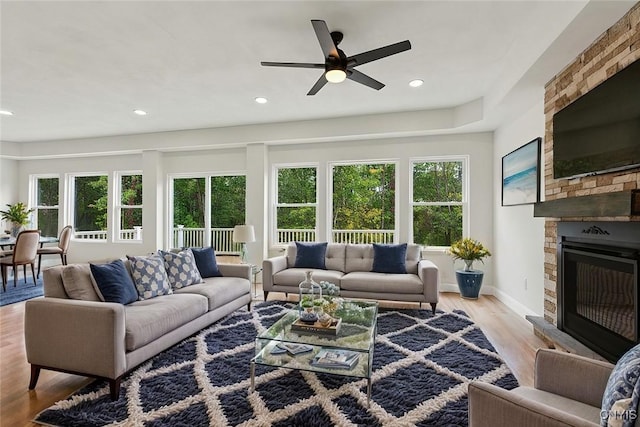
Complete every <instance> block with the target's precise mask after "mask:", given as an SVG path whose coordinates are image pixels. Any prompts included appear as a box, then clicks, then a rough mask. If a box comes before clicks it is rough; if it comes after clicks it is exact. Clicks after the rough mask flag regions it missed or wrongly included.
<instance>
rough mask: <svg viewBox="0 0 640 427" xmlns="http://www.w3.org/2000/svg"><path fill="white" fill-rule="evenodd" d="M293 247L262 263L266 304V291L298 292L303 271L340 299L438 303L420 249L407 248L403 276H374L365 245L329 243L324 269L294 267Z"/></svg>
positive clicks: (435, 277) (435, 281)
mask: <svg viewBox="0 0 640 427" xmlns="http://www.w3.org/2000/svg"><path fill="white" fill-rule="evenodd" d="M296 250H297V249H296V245H295V243H294V242H292V243H290V244H289V245H288V246H287V251H286V254H285V255H282V256H278V257H274V258H269V259H266V260H264V261H263V263H262V268H263V271H262V286H263V290H264V299H265V301H266V299H267V295H268V294H269V292H272V291H273V292H284V293H285V294H288V293H294V294H297V293H298V285H299V284H300V282H302V281H303V280H304V277H305V272H306V271H309V270H311V271H313V280H314V281H316V282H318V283H319V282H320V281H327V282H331V283H334V284H336V285H338V286H339V287H340V296H342V297H346V298H367V299H376V300H394V301H412V302H419V303H420V304H422V303H423V302H426V303H429V304H431V308H432V310H433V312H434V313H435V311H436V304H437V303H438V288H439V285H440V275H439V273H438V267H437V266H436V265H435V264H434V263H433V262H431V261H429V260H425V259H421V255H420V246H418V245H414V244H408V245H407V254H406V263H405V267H406V270H407V274H393V273H375V272H372V271H371V269H372V267H373V260H374V249H373V245H369V244H343V243H329V244H328V245H327V250H326V255H325V265H326V268H327V269H326V270H321V269H310V268H295V267H294V265H295V261H296Z"/></svg>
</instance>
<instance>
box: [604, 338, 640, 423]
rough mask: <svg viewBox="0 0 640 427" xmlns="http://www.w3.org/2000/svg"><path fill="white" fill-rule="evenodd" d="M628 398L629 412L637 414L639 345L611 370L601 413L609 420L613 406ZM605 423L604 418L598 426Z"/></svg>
mask: <svg viewBox="0 0 640 427" xmlns="http://www.w3.org/2000/svg"><path fill="white" fill-rule="evenodd" d="M628 398H631V404H630V405H629V408H630V410H632V411H635V413H637V411H638V402H639V400H640V344H638V345H636V346H635V347H633V348H632V349H630V350H629V351H627V352H626V353H625V354H624V355H623V356H622V357H621V358H620V360H618V362H617V363H616V366H615V367H614V368H613V371H612V372H611V376H610V377H609V381H608V382H607V388H606V389H605V392H604V395H603V396H602V412H603V413H604V414H609V417H610V418H611V417H612V415H614V414H612V413H611V408H612V407H613V405H614V404H615V403H616V402H617V401H619V400H622V399H628ZM607 421H608V420H607V418H606V417H605V418H603V419H602V421H601V422H600V425H601V426H605V427H606V426H607ZM624 425H627V424H624ZM630 425H633V423H631V424H630Z"/></svg>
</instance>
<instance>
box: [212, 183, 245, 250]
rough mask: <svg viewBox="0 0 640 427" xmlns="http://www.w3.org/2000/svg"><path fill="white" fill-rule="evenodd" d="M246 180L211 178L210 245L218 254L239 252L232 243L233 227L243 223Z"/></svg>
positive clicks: (236, 245) (236, 246)
mask: <svg viewBox="0 0 640 427" xmlns="http://www.w3.org/2000/svg"><path fill="white" fill-rule="evenodd" d="M246 193H247V178H246V177H245V176H244V175H226V176H212V177H211V192H210V194H211V243H212V245H213V247H215V248H216V251H217V252H218V253H225V252H226V253H229V252H240V247H239V245H238V244H234V243H233V227H234V226H236V225H239V224H244V223H245V200H246Z"/></svg>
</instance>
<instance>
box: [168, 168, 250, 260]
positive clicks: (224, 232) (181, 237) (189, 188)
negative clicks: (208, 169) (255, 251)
mask: <svg viewBox="0 0 640 427" xmlns="http://www.w3.org/2000/svg"><path fill="white" fill-rule="evenodd" d="M171 182H172V185H171V188H172V198H173V223H172V234H171V236H172V237H171V239H170V245H171V247H174V248H181V247H187V246H193V247H198V246H208V245H212V246H213V247H214V248H215V249H216V252H217V253H234V252H239V248H238V247H237V246H236V245H235V244H234V243H233V227H234V226H236V225H238V224H244V223H245V199H246V177H245V176H244V175H220V176H204V177H203V176H198V177H175V178H172V180H171Z"/></svg>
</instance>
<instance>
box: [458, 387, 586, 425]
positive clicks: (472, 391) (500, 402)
mask: <svg viewBox="0 0 640 427" xmlns="http://www.w3.org/2000/svg"><path fill="white" fill-rule="evenodd" d="M510 426H522V427H560V426H563V427H566V426H579V427H598V424H594V423H592V422H590V421H587V420H585V419H582V418H579V417H577V416H575V415H572V414H568V413H565V412H563V411H561V410H559V409H556V408H553V407H551V406H547V405H545V404H542V403H539V402H535V401H533V400H529V399H527V398H525V397H523V396H519V395H517V394H515V393H511V392H509V391H507V390H505V389H502V388H500V387H496V386H494V385H492V384H487V383H481V382H475V381H474V382H471V383H470V384H469V427H510Z"/></svg>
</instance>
